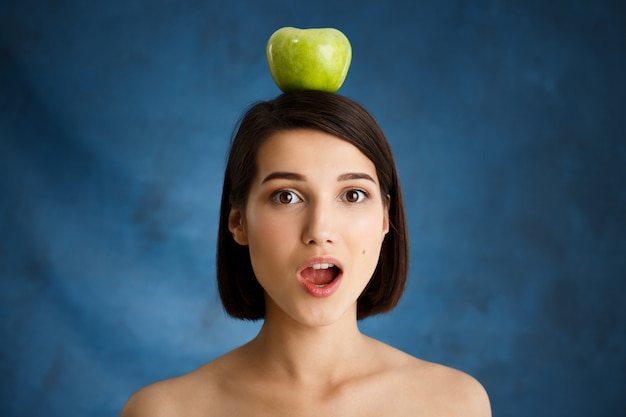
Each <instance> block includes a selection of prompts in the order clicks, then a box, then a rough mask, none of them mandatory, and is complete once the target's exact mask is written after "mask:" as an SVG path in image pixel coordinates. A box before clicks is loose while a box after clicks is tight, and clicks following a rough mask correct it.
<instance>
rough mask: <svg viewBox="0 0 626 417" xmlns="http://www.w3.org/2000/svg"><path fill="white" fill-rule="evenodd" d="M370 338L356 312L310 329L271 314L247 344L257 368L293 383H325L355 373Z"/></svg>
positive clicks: (282, 316) (287, 318)
mask: <svg viewBox="0 0 626 417" xmlns="http://www.w3.org/2000/svg"><path fill="white" fill-rule="evenodd" d="M367 340H369V338H367V337H366V336H364V335H363V334H361V332H360V331H359V328H358V325H357V321H356V311H355V312H354V314H352V312H350V313H347V314H346V315H345V316H344V317H342V318H341V319H340V320H338V321H337V322H335V323H332V324H329V325H325V326H310V325H304V324H302V323H299V322H297V321H295V320H293V319H291V318H289V317H285V316H284V315H279V314H268V316H267V318H266V320H265V322H264V324H263V326H262V328H261V330H260V332H259V334H258V335H257V337H256V338H255V339H254V340H252V342H250V344H249V345H248V347H249V348H251V351H253V352H254V356H255V358H256V361H255V362H256V364H257V366H258V368H257V369H260V370H262V371H263V372H265V373H266V375H274V376H276V377H282V378H287V379H289V380H291V381H293V382H298V383H303V384H309V383H313V384H315V383H326V382H329V381H333V380H337V379H340V378H342V377H344V376H345V374H346V373H349V372H353V371H354V370H353V369H351V368H352V367H354V366H355V365H354V364H358V363H359V359H357V358H358V356H359V355H360V354H361V352H363V351H364V349H363V347H364V346H365V344H366V343H367Z"/></svg>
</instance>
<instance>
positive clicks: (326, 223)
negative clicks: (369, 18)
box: [302, 202, 336, 245]
mask: <svg viewBox="0 0 626 417" xmlns="http://www.w3.org/2000/svg"><path fill="white" fill-rule="evenodd" d="M333 220H334V216H333V213H332V210H331V207H330V204H328V203H322V202H314V203H310V204H309V207H308V208H307V210H306V215H305V221H304V227H303V228H302V242H303V243H304V244H305V245H316V244H317V245H323V244H328V243H333V242H335V240H336V237H335V230H334V226H333V224H334V222H333Z"/></svg>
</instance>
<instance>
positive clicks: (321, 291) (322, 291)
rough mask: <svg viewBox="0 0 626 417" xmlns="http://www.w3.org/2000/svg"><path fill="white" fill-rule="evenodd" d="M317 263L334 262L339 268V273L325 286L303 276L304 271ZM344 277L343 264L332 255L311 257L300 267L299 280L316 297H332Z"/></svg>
mask: <svg viewBox="0 0 626 417" xmlns="http://www.w3.org/2000/svg"><path fill="white" fill-rule="evenodd" d="M315 264H333V265H335V267H337V269H339V274H338V275H337V276H336V277H335V279H334V280H332V282H330V283H329V284H327V285H324V286H323V287H321V286H318V285H316V284H314V283H312V282H311V281H309V280H307V279H305V278H304V277H303V276H302V271H304V270H305V269H307V268H311V267H313V265H315ZM342 277H343V266H342V265H341V262H340V261H339V260H338V259H336V258H333V257H332V256H317V257H315V258H311V259H309V260H307V261H306V263H304V264H303V265H302V266H301V267H300V268H298V281H299V282H300V284H301V285H302V287H303V288H304V289H305V290H306V292H307V293H309V295H311V296H313V297H316V298H324V297H330V296H331V295H333V294H334V293H335V292H336V291H337V289H338V288H339V285H340V284H341V278H342Z"/></svg>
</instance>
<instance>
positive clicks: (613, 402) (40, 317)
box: [0, 0, 626, 417]
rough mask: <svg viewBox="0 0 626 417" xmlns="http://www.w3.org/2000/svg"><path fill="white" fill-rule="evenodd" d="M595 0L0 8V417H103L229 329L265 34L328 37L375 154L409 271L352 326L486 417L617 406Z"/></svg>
mask: <svg viewBox="0 0 626 417" xmlns="http://www.w3.org/2000/svg"><path fill="white" fill-rule="evenodd" d="M625 8H626V7H625V6H623V3H622V2H620V1H614V2H610V1H597V2H591V1H545V2H542V1H526V2H522V1H514V2H499V1H476V2H468V1H461V0H458V1H450V2H443V1H415V2H408V1H393V0H391V1H384V2H372V1H364V0H358V1H356V0H354V1H345V2H338V1H336V0H319V1H316V2H294V1H291V0H289V1H287V0H285V1H278V0H265V1H262V2H261V1H258V2H256V1H249V2H248V4H246V3H244V2H242V1H231V2H211V1H194V0H176V1H174V0H158V1H155V0H153V1H148V0H133V1H130V0H127V1H122V0H112V1H108V2H88V1H84V0H57V1H48V2H45V1H33V0H20V1H10V0H9V1H5V0H3V1H2V2H1V3H0V277H1V281H0V302H1V304H0V337H1V343H0V378H1V389H0V414H1V415H2V416H47V417H52V416H64V417H67V416H70V417H71V416H93V417H97V416H111V415H116V414H117V413H118V412H119V409H120V407H121V406H122V404H123V403H124V401H125V400H126V398H127V397H128V396H129V395H130V394H131V393H132V392H133V391H134V390H136V389H137V388H139V387H140V386H142V385H145V384H147V383H149V382H152V381H155V380H157V379H161V378H166V377H171V376H174V375H177V374H180V373H183V372H186V371H188V370H191V369H193V368H195V367H197V366H199V365H201V364H202V363H204V362H206V361H208V360H210V359H212V358H214V357H216V356H217V355H219V354H221V353H223V352H225V351H227V350H229V349H231V348H233V347H235V346H236V345H238V344H240V343H243V342H245V341H247V340H248V339H249V338H251V337H252V336H253V335H254V334H255V332H256V330H257V328H258V323H240V322H237V321H234V320H231V319H228V318H226V317H225V316H224V314H223V312H222V310H221V307H220V305H219V302H218V298H217V295H216V288H215V283H214V267H215V265H214V257H215V256H214V252H215V235H216V225H217V213H218V200H219V196H220V192H221V190H220V185H221V180H222V170H223V167H224V157H225V152H226V147H227V143H228V140H229V137H230V134H231V131H232V128H233V125H234V123H235V121H236V119H237V118H238V117H239V115H240V113H241V111H242V110H243V109H244V108H245V107H246V106H247V105H249V104H250V103H251V102H253V101H255V100H258V99H267V98H271V97H273V96H275V95H277V94H278V93H279V91H278V89H277V87H276V86H275V85H274V83H273V81H272V79H271V77H270V74H269V71H268V70H267V66H266V61H265V55H264V54H265V50H264V48H265V42H266V40H267V39H268V37H269V35H270V34H271V33H272V32H273V31H274V30H275V29H277V28H279V27H281V26H300V27H315V26H317V27H319V26H334V27H338V28H340V29H341V30H342V31H344V32H345V33H346V35H347V36H348V37H349V38H350V39H351V41H352V44H353V51H354V59H353V65H352V68H351V71H350V73H349V74H348V78H347V80H346V83H345V84H344V86H343V88H342V89H341V90H340V93H342V94H344V95H347V96H349V97H352V98H354V99H356V100H358V101H360V102H361V103H363V104H364V105H365V106H366V107H368V108H369V109H370V110H371V111H372V112H373V113H374V115H375V116H376V117H377V118H378V120H379V122H380V124H381V125H382V126H383V128H384V130H385V131H386V132H387V134H388V137H389V139H390V141H391V143H392V147H393V148H394V150H395V152H396V154H397V163H398V166H399V170H400V173H401V176H402V179H403V186H404V193H405V196H406V204H407V209H408V216H409V221H410V234H411V249H412V255H411V273H410V283H409V285H408V289H407V291H406V294H405V297H404V298H403V300H402V302H401V304H400V306H399V307H398V308H397V309H396V310H395V311H394V312H392V313H390V314H387V315H384V316H380V317H377V318H373V319H368V320H366V321H364V322H363V324H362V329H363V331H364V332H366V333H369V334H371V335H373V336H375V337H378V338H380V339H382V340H384V341H386V342H389V343H391V344H393V345H395V346H397V347H399V348H401V349H403V350H405V351H407V352H409V353H411V354H414V355H416V356H419V357H422V358H425V359H428V360H433V361H438V362H442V363H445V364H448V365H451V366H454V367H458V368H460V369H462V370H465V371H467V372H469V373H471V374H473V375H475V376H476V377H477V378H478V379H479V380H481V381H482V382H483V384H484V385H485V387H486V388H487V390H488V391H489V393H490V395H491V399H492V405H493V409H494V415H497V416H507V417H518V416H519V417H522V416H523V417H527V416H534V417H540V416H570V417H573V416H592V415H593V416H597V417H600V416H623V415H625V414H626V400H624V393H625V392H626V351H625V346H626V307H625V306H626V282H625V280H626V260H625V259H626V256H625V255H626V113H625V110H626V83H625V82H624V74H626V33H625V32H626V29H625V26H626V23H625V22H626V12H625Z"/></svg>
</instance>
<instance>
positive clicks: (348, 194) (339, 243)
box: [229, 129, 389, 326]
mask: <svg viewBox="0 0 626 417" xmlns="http://www.w3.org/2000/svg"><path fill="white" fill-rule="evenodd" d="M387 209H388V207H386V206H385V204H384V203H383V199H382V196H381V192H380V185H379V183H378V177H377V175H376V167H375V166H374V164H373V163H372V161H370V160H369V159H368V158H367V157H366V156H365V155H364V154H363V153H361V151H359V150H358V149H357V148H356V147H355V146H354V145H352V144H350V143H349V142H347V141H345V140H342V139H339V138H337V137H335V136H332V135H329V134H326V133H323V132H319V131H316V130H306V129H300V130H291V131H282V132H278V133H275V134H273V135H272V136H270V137H269V138H268V139H267V140H266V141H265V142H264V143H263V144H262V145H261V147H260V148H259V151H258V155H257V174H256V176H255V178H254V179H253V181H252V185H251V187H250V193H249V196H248V200H247V204H246V207H245V208H244V209H241V210H237V209H234V210H232V211H231V215H230V218H229V225H230V230H231V232H233V236H234V237H235V240H236V241H237V242H238V243H240V244H242V245H248V246H249V250H250V259H251V261H252V266H253V269H254V272H255V275H256V277H257V279H258V281H259V283H260V284H261V286H262V287H263V288H264V290H265V294H266V317H267V318H268V319H269V318H270V317H273V316H282V317H289V318H291V319H294V320H296V321H298V322H300V323H302V324H307V325H314V326H316V325H325V324H330V323H332V322H335V321H337V320H338V319H340V318H342V317H344V316H345V314H346V313H348V314H349V315H350V318H356V301H357V298H358V297H359V295H360V294H361V292H362V291H363V289H364V288H365V286H366V285H367V283H368V282H369V280H370V278H371V276H372V274H373V272H374V269H375V268H376V265H377V262H378V258H379V255H380V249H381V246H382V242H383V239H384V237H385V235H386V233H387V232H388V230H389V220H388V214H387V213H388V210H387Z"/></svg>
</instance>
